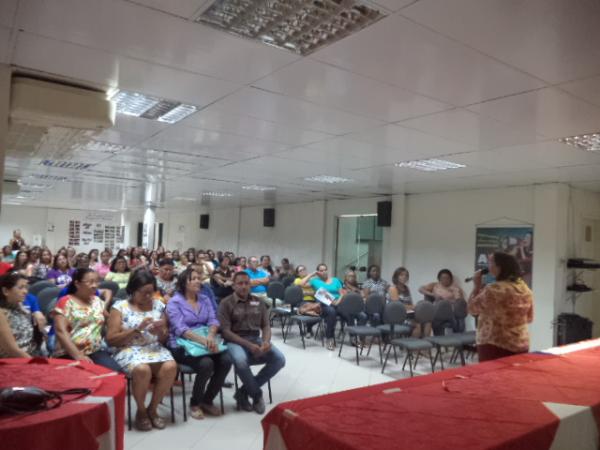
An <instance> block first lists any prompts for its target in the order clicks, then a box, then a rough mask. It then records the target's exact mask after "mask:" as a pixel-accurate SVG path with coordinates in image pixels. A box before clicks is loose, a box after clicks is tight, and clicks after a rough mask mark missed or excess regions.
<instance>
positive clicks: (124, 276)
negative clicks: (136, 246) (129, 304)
mask: <svg viewBox="0 0 600 450" xmlns="http://www.w3.org/2000/svg"><path fill="white" fill-rule="evenodd" d="M130 275H131V273H130V269H129V266H128V265H127V260H126V259H125V257H124V256H117V257H116V258H115V259H113V262H112V264H111V265H110V272H108V273H107V274H106V276H105V277H104V279H105V280H106V281H114V282H115V283H117V284H118V285H119V289H125V288H126V287H127V283H128V282H129V277H130Z"/></svg>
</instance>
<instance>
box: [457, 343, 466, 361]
mask: <svg viewBox="0 0 600 450" xmlns="http://www.w3.org/2000/svg"><path fill="white" fill-rule="evenodd" d="M457 350H458V354H459V355H460V363H461V364H462V365H463V366H464V365H465V364H466V361H465V355H464V353H463V349H462V347H458V348H457Z"/></svg>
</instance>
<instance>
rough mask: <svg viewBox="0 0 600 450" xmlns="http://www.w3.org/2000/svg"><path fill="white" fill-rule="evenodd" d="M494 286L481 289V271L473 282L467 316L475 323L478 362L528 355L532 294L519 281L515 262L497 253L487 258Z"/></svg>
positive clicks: (512, 258) (517, 264)
mask: <svg viewBox="0 0 600 450" xmlns="http://www.w3.org/2000/svg"><path fill="white" fill-rule="evenodd" d="M488 263H489V271H490V273H491V274H492V275H493V276H494V277H495V278H496V281H495V282H494V283H490V284H488V285H487V286H485V287H484V286H483V281H482V273H481V271H479V272H477V273H476V274H475V277H474V278H473V283H474V285H473V292H471V295H470V296H469V313H471V314H473V315H474V316H477V317H478V320H477V353H478V355H479V361H480V362H482V361H489V360H492V359H497V358H503V357H505V356H511V355H515V354H518V353H526V352H528V351H529V331H528V329H527V324H529V323H531V322H532V321H533V294H532V292H531V290H530V289H529V287H527V284H526V283H525V281H523V279H522V278H521V267H520V266H519V262H518V261H517V259H516V258H515V257H514V256H512V255H509V254H506V253H501V252H496V253H494V254H493V255H492V256H491V257H490V258H489V261H488Z"/></svg>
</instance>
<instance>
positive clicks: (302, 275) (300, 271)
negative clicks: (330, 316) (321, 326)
mask: <svg viewBox="0 0 600 450" xmlns="http://www.w3.org/2000/svg"><path fill="white" fill-rule="evenodd" d="M295 275H296V279H295V280H294V285H295V286H300V287H301V288H302V303H300V305H298V314H302V315H306V316H320V315H321V314H322V310H321V303H319V302H317V301H316V300H315V290H314V289H313V288H312V286H311V285H310V279H311V278H312V277H314V276H315V273H314V272H313V273H308V270H307V269H306V266H303V265H302V264H300V265H298V266H296V270H295ZM312 328H313V325H312V324H310V325H307V327H306V337H308V338H311V337H312V335H313V334H312Z"/></svg>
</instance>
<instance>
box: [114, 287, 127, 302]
mask: <svg viewBox="0 0 600 450" xmlns="http://www.w3.org/2000/svg"><path fill="white" fill-rule="evenodd" d="M127 297H129V294H127V291H126V290H125V288H121V289H119V290H118V291H117V293H116V294H115V297H114V298H115V299H119V300H126V299H127Z"/></svg>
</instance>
